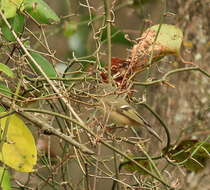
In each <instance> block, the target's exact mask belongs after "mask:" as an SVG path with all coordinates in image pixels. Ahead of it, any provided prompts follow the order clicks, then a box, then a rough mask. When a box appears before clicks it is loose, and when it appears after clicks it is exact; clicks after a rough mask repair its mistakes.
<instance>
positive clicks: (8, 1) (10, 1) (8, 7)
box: [0, 0, 23, 18]
mask: <svg viewBox="0 0 210 190" xmlns="http://www.w3.org/2000/svg"><path fill="white" fill-rule="evenodd" d="M22 2H23V0H1V1H0V9H1V10H2V11H3V13H4V16H5V17H6V18H12V17H14V16H15V15H16V11H17V9H19V8H20V7H21V4H22Z"/></svg>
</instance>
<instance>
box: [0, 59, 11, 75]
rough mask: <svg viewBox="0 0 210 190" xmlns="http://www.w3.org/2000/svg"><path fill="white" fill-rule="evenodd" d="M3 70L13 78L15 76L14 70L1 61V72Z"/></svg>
mask: <svg viewBox="0 0 210 190" xmlns="http://www.w3.org/2000/svg"><path fill="white" fill-rule="evenodd" d="M1 71H2V72H3V73H4V74H6V75H7V76H9V77H11V78H13V77H14V73H13V71H12V70H11V69H10V68H9V67H8V66H7V65H5V64H3V63H0V72H1Z"/></svg>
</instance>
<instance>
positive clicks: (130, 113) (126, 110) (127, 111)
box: [118, 104, 162, 142]
mask: <svg viewBox="0 0 210 190" xmlns="http://www.w3.org/2000/svg"><path fill="white" fill-rule="evenodd" d="M118 111H119V112H121V114H123V115H125V116H126V117H129V118H130V119H132V120H133V121H135V122H136V123H138V124H140V125H143V126H144V127H145V128H146V129H147V130H148V131H149V133H150V134H152V135H153V136H155V137H156V138H157V139H158V140H159V141H160V142H162V139H161V138H160V136H159V135H158V134H157V133H156V132H155V130H154V129H152V127H151V125H150V124H149V123H148V122H147V121H146V120H145V119H144V118H143V117H142V116H141V115H139V114H138V113H137V112H136V111H135V109H134V108H132V107H131V106H130V105H128V104H125V105H123V106H121V107H120V108H119V109H118Z"/></svg>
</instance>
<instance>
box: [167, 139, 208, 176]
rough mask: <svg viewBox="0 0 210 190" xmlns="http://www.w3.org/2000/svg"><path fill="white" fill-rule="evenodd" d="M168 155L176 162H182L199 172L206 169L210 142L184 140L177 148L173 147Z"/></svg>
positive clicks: (189, 168)
mask: <svg viewBox="0 0 210 190" xmlns="http://www.w3.org/2000/svg"><path fill="white" fill-rule="evenodd" d="M167 155H168V157H169V158H170V159H171V160H174V161H175V163H176V164H181V165H183V166H184V167H186V168H187V169H188V170H191V171H195V172H198V171H200V170H202V169H204V167H205V165H206V162H207V160H208V159H209V158H210V143H208V142H198V141H196V140H184V141H182V142H180V144H179V145H178V146H176V148H171V149H170V151H169V152H168V154H167Z"/></svg>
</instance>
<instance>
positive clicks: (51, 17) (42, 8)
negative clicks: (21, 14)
mask: <svg viewBox="0 0 210 190" xmlns="http://www.w3.org/2000/svg"><path fill="white" fill-rule="evenodd" d="M24 8H25V10H26V11H27V12H28V13H29V14H30V15H31V16H32V17H33V18H34V19H35V20H36V21H37V22H39V23H41V24H50V23H52V21H53V22H59V21H60V19H59V17H58V16H57V15H56V13H55V12H54V11H53V10H52V9H51V8H50V7H49V6H48V5H47V3H45V2H44V1H42V0H24Z"/></svg>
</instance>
